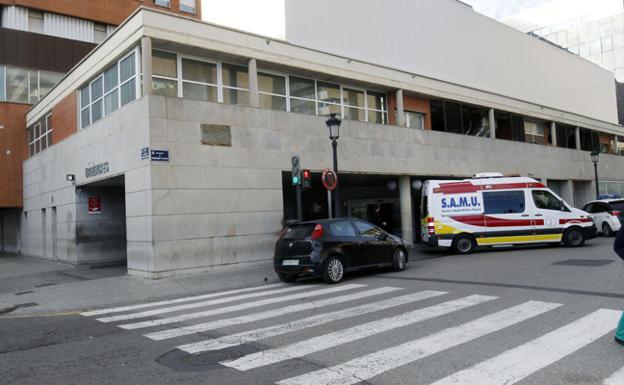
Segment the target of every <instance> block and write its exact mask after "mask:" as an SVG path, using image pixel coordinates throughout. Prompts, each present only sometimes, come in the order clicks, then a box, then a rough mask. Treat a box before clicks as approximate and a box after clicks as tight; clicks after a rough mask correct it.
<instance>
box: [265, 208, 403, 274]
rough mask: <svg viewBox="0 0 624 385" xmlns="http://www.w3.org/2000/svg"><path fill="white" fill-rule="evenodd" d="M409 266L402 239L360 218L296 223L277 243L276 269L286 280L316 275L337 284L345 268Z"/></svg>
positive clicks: (396, 268) (399, 267) (286, 230)
mask: <svg viewBox="0 0 624 385" xmlns="http://www.w3.org/2000/svg"><path fill="white" fill-rule="evenodd" d="M406 265H407V248H406V247H405V243H404V242H403V240H401V239H400V238H399V237H396V236H394V235H391V234H388V233H387V232H385V231H383V230H382V229H380V228H379V227H377V226H375V225H373V224H372V223H369V222H366V221H363V220H360V219H351V218H337V219H323V220H317V221H311V222H301V223H297V224H294V225H291V226H288V227H286V228H285V229H284V231H283V232H282V234H281V236H280V238H279V240H278V241H277V243H276V244H275V257H274V266H275V272H277V275H278V276H279V278H280V279H281V280H282V281H284V282H293V281H295V280H296V279H297V278H299V277H300V276H303V275H316V276H321V277H323V279H324V280H325V282H328V283H336V282H340V280H342V278H343V276H344V273H345V271H349V270H356V269H360V268H363V267H373V266H391V267H392V268H393V269H394V270H396V271H400V270H404V269H405V267H406Z"/></svg>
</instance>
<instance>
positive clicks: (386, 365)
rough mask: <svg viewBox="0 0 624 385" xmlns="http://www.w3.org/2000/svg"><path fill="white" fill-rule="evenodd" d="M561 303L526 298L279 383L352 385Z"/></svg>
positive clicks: (545, 310) (291, 384)
mask: <svg viewBox="0 0 624 385" xmlns="http://www.w3.org/2000/svg"><path fill="white" fill-rule="evenodd" d="M559 306H561V305H560V304H555V303H548V302H539V301H529V302H525V303H523V304H521V305H518V306H514V307H512V308H509V309H505V310H502V311H499V312H497V313H494V314H490V315H487V316H485V317H482V318H479V319H477V320H474V321H471V322H468V323H465V324H463V325H459V326H456V327H452V328H448V329H445V330H442V331H440V332H437V333H434V334H431V335H429V336H427V337H423V338H420V339H417V340H413V341H409V342H406V343H403V344H400V345H398V346H394V347H391V348H386V349H382V350H379V351H377V352H374V353H370V354H367V355H364V356H362V357H359V358H355V359H353V360H350V361H347V362H345V363H342V364H339V365H335V366H332V367H330V368H326V369H321V370H317V371H314V372H311V373H307V374H303V375H300V376H297V377H292V378H289V379H285V380H282V381H279V382H277V384H279V385H348V384H355V383H358V382H361V381H366V380H369V379H371V378H372V377H375V376H377V375H379V374H382V373H385V372H387V371H389V370H391V369H395V368H398V367H401V366H403V365H406V364H409V363H410V362H414V361H416V360H419V359H422V358H424V357H427V356H430V355H432V354H435V353H438V352H441V351H443V350H446V349H449V348H452V347H455V346H458V345H461V344H464V343H466V342H469V341H472V340H474V339H477V338H479V337H483V336H485V335H487V334H491V333H494V332H496V331H499V330H502V329H505V328H507V327H510V326H512V325H514V324H517V323H520V322H522V321H525V320H527V319H529V318H532V317H535V316H538V315H540V314H543V313H545V312H547V311H549V310H552V309H554V308H556V307H559ZM234 362H235V361H234ZM462 383H463V382H462Z"/></svg>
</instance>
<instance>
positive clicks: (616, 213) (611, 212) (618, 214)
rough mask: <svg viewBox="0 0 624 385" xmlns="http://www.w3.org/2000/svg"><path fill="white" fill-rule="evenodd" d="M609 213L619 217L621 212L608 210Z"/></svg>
mask: <svg viewBox="0 0 624 385" xmlns="http://www.w3.org/2000/svg"><path fill="white" fill-rule="evenodd" d="M609 214H611V215H613V216H614V217H619V216H620V215H621V214H622V212H621V211H610V212H609Z"/></svg>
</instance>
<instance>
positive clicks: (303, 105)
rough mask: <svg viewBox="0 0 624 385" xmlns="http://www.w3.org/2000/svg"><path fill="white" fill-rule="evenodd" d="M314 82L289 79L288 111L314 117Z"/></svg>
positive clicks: (292, 77) (293, 77) (295, 78)
mask: <svg viewBox="0 0 624 385" xmlns="http://www.w3.org/2000/svg"><path fill="white" fill-rule="evenodd" d="M315 83H316V82H315V81H314V80H310V79H303V78H298V77H296V76H290V77H289V85H290V111H291V112H299V113H302V114H308V115H316V85H315Z"/></svg>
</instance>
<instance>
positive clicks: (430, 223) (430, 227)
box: [427, 217, 435, 235]
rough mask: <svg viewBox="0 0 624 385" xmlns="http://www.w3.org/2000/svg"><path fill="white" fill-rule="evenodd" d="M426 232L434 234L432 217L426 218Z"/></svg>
mask: <svg viewBox="0 0 624 385" xmlns="http://www.w3.org/2000/svg"><path fill="white" fill-rule="evenodd" d="M427 233H428V234H429V235H434V234H435V219H433V218H431V217H430V218H427Z"/></svg>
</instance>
